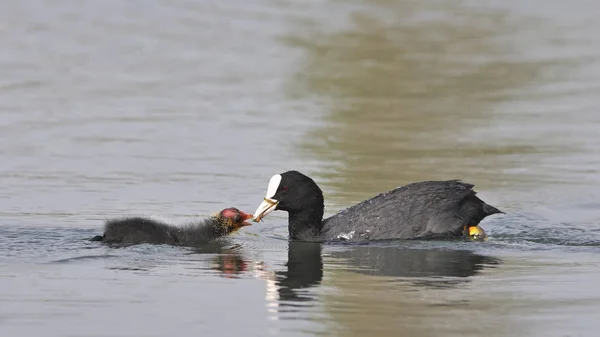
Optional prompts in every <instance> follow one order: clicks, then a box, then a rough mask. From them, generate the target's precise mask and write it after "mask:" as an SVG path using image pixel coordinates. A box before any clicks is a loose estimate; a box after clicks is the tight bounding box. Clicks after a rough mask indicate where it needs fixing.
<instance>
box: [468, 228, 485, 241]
mask: <svg viewBox="0 0 600 337" xmlns="http://www.w3.org/2000/svg"><path fill="white" fill-rule="evenodd" d="M463 233H465V236H467V237H468V238H469V239H470V240H473V241H485V240H487V238H488V236H487V234H486V233H485V231H484V230H483V228H481V227H479V226H471V227H469V228H468V229H467V226H465V228H464V230H463Z"/></svg>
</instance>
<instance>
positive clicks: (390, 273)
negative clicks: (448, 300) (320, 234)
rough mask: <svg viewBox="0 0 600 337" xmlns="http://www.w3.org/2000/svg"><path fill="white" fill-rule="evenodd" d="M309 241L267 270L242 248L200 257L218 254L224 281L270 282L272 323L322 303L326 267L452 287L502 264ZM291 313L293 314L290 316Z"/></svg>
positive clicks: (472, 256)
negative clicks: (250, 277)
mask: <svg viewBox="0 0 600 337" xmlns="http://www.w3.org/2000/svg"><path fill="white" fill-rule="evenodd" d="M326 247H327V248H326V253H325V254H323V252H322V251H323V245H322V244H319V243H309V242H297V241H289V242H288V258H287V262H286V263H285V264H284V267H283V268H277V267H276V266H273V265H268V266H266V265H265V264H264V263H263V262H259V261H252V260H251V259H250V258H249V257H247V256H245V255H244V253H243V249H241V246H222V245H212V246H205V247H202V248H201V249H197V250H196V252H197V253H216V255H215V257H214V258H213V259H212V265H213V269H214V270H218V271H220V272H221V274H222V275H223V276H225V277H236V276H237V275H239V274H243V273H248V272H253V273H254V275H255V276H256V277H258V278H260V279H263V280H265V282H266V295H265V299H266V302H267V303H266V305H267V308H268V311H269V312H270V313H271V314H272V315H273V316H272V318H273V319H295V318H294V317H296V318H297V314H298V313H299V312H301V311H305V310H307V309H308V308H310V307H312V306H313V303H314V301H316V300H318V294H317V293H316V292H315V291H314V287H318V286H319V285H320V284H321V281H322V279H323V269H324V267H323V265H324V262H323V255H325V256H326V262H325V263H326V265H327V266H330V267H334V268H340V267H342V269H345V270H346V271H349V272H355V273H358V274H361V275H369V276H373V277H387V278H392V279H393V280H397V281H399V282H405V283H407V284H409V285H410V286H411V287H430V288H437V289H444V288H453V287H457V286H459V285H460V284H464V283H466V282H469V281H470V277H472V276H475V275H477V274H478V273H479V272H480V271H481V270H483V269H484V268H490V267H493V266H495V265H498V264H500V263H501V261H500V260H499V259H497V258H494V257H490V256H485V255H481V254H477V253H475V252H472V251H469V250H458V249H456V248H454V249H453V248H452V247H435V246H434V247H427V248H423V247H418V248H415V247H410V246H409V247H406V245H403V246H398V245H391V246H382V245H358V246H356V245H353V246H329V245H327V246H326ZM287 314H291V315H287Z"/></svg>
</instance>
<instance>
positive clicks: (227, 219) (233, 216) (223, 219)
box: [217, 207, 253, 233]
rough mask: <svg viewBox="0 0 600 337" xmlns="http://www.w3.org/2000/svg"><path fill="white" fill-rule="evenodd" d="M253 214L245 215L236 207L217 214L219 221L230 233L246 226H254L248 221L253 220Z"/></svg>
mask: <svg viewBox="0 0 600 337" xmlns="http://www.w3.org/2000/svg"><path fill="white" fill-rule="evenodd" d="M252 217H253V215H252V214H248V213H244V212H242V211H240V210H239V209H237V208H235V207H229V208H225V209H224V210H222V211H221V212H219V214H217V220H218V222H219V224H221V226H223V227H225V229H226V230H227V232H228V233H231V232H234V231H236V230H238V229H240V228H242V227H244V226H250V225H252V224H251V223H249V222H246V220H248V219H251V218H252Z"/></svg>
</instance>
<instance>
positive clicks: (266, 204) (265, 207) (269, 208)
mask: <svg viewBox="0 0 600 337" xmlns="http://www.w3.org/2000/svg"><path fill="white" fill-rule="evenodd" d="M278 203H279V201H277V200H275V199H269V198H265V199H264V201H263V202H261V203H260V205H258V208H257V209H256V212H254V222H259V221H260V220H261V219H262V218H264V217H266V216H267V214H269V213H271V212H273V211H274V210H275V206H277V204H278Z"/></svg>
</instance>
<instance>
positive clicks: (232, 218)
mask: <svg viewBox="0 0 600 337" xmlns="http://www.w3.org/2000/svg"><path fill="white" fill-rule="evenodd" d="M250 218H252V214H246V213H244V212H242V211H240V210H238V209H237V208H234V207H231V208H226V209H224V210H222V211H221V212H219V213H218V214H217V215H215V216H212V217H210V218H208V219H205V220H203V221H201V222H198V223H193V224H188V225H185V226H173V225H169V224H166V223H163V222H160V221H156V220H152V219H147V218H141V217H133V218H122V219H112V220H108V221H107V222H106V224H105V228H104V235H102V236H96V237H94V238H92V239H91V240H92V241H102V242H104V243H108V244H123V245H135V244H140V243H150V244H168V245H173V246H191V247H194V246H197V245H201V244H204V243H207V242H209V241H211V240H214V239H216V238H219V237H222V236H225V235H229V234H231V233H233V232H235V231H237V230H238V229H240V228H242V227H244V226H250V223H248V222H246V220H248V219H250Z"/></svg>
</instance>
